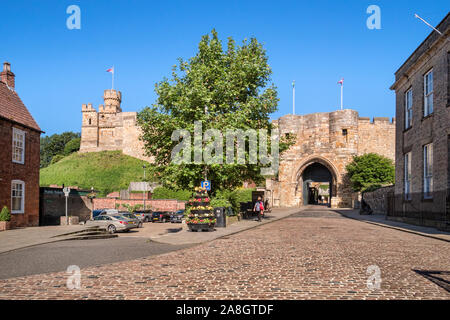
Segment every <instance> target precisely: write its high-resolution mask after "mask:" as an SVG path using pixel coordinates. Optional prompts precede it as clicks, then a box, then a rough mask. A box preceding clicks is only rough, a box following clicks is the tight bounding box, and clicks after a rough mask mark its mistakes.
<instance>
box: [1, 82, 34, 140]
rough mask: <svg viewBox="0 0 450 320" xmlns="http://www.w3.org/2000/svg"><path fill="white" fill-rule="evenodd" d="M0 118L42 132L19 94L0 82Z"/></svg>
mask: <svg viewBox="0 0 450 320" xmlns="http://www.w3.org/2000/svg"><path fill="white" fill-rule="evenodd" d="M0 117H2V118H6V119H8V120H12V121H14V122H17V123H20V124H23V125H24V126H26V127H29V128H31V129H34V130H37V131H41V132H42V130H41V128H39V126H38V124H37V123H36V121H35V120H34V118H33V116H32V115H31V114H30V112H29V111H28V109H27V107H25V105H24V104H23V102H22V100H21V99H20V98H19V96H18V95H17V93H16V92H14V91H12V90H11V89H9V88H8V87H7V86H6V84H5V83H3V82H2V81H0Z"/></svg>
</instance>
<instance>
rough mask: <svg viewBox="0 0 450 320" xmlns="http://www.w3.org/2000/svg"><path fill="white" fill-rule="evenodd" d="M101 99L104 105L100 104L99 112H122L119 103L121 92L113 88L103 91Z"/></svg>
mask: <svg viewBox="0 0 450 320" xmlns="http://www.w3.org/2000/svg"><path fill="white" fill-rule="evenodd" d="M103 100H104V101H105V105H104V106H103V105H100V107H99V112H101V113H118V112H122V108H121V107H120V103H121V102H122V93H121V92H120V91H117V90H114V89H108V90H105V91H104V94H103Z"/></svg>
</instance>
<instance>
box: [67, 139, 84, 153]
mask: <svg viewBox="0 0 450 320" xmlns="http://www.w3.org/2000/svg"><path fill="white" fill-rule="evenodd" d="M80 143H81V138H74V139H72V140H70V141H69V142H67V143H66V145H65V146H64V155H65V156H68V155H69V154H71V153H74V152H76V151H78V150H80Z"/></svg>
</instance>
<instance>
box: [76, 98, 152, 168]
mask: <svg viewBox="0 0 450 320" xmlns="http://www.w3.org/2000/svg"><path fill="white" fill-rule="evenodd" d="M103 100H104V102H105V104H104V105H100V106H99V110H98V112H97V110H96V109H95V108H93V107H92V104H91V103H89V104H83V105H82V107H81V112H82V114H83V116H82V125H81V144H80V152H98V151H111V150H120V151H122V152H123V153H124V154H126V155H129V156H132V157H135V158H138V159H142V160H146V161H149V162H152V158H151V157H146V156H145V155H144V143H143V142H142V141H141V140H140V139H139V136H140V135H141V131H140V128H139V126H138V125H137V124H136V119H137V112H122V108H121V106H120V105H121V102H122V93H121V92H120V91H117V90H113V89H109V90H105V91H104V95H103Z"/></svg>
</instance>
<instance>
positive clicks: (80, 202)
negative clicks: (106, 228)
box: [39, 187, 92, 226]
mask: <svg viewBox="0 0 450 320" xmlns="http://www.w3.org/2000/svg"><path fill="white" fill-rule="evenodd" d="M87 193H88V191H84V192H83V191H79V190H76V189H71V190H70V194H69V197H68V199H67V215H68V216H74V217H78V219H79V221H80V222H82V221H86V220H89V219H90V217H91V211H92V201H91V199H89V198H88V197H87V196H86V195H87ZM40 201H41V205H40V210H39V215H40V223H39V224H40V225H41V226H47V225H59V223H60V217H62V216H65V215H66V197H65V196H64V192H63V191H62V188H51V187H41V188H40Z"/></svg>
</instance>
